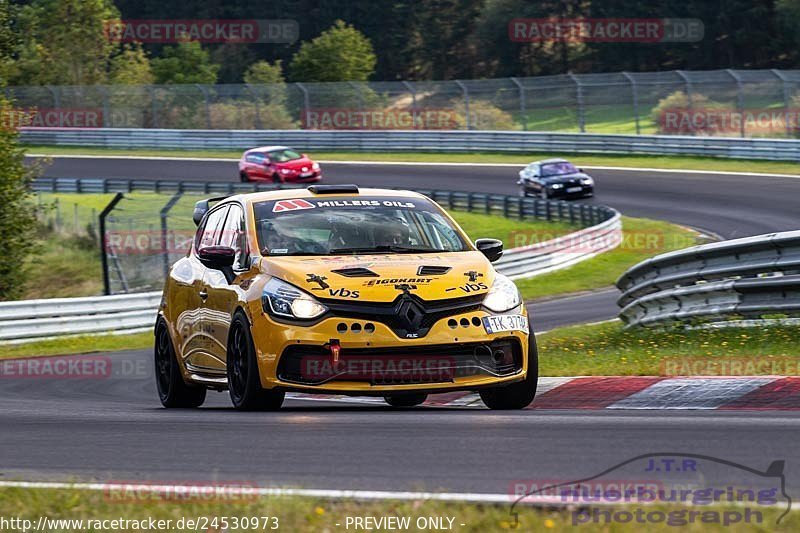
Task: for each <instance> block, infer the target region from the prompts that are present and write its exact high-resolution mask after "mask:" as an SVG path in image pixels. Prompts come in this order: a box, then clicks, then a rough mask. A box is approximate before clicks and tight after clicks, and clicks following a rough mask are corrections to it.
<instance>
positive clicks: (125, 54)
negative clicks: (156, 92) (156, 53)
mask: <svg viewBox="0 0 800 533" xmlns="http://www.w3.org/2000/svg"><path fill="white" fill-rule="evenodd" d="M154 80H155V77H154V76H153V71H152V68H151V66H150V60H149V59H148V57H147V53H146V52H145V51H144V49H143V48H142V47H141V45H139V44H133V45H125V46H124V47H123V48H122V50H121V51H120V53H119V54H117V55H116V56H114V57H113V58H112V59H111V67H110V69H109V74H108V81H109V82H110V83H112V84H116V85H147V84H149V83H153V81H154Z"/></svg>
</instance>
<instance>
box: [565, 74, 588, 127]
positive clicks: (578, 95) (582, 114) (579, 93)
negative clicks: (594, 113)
mask: <svg viewBox="0 0 800 533" xmlns="http://www.w3.org/2000/svg"><path fill="white" fill-rule="evenodd" d="M568 76H569V79H571V80H572V81H573V82H575V101H576V102H577V104H578V129H579V130H580V132H581V133H586V110H585V109H584V107H583V86H581V80H579V79H578V77H577V76H576V75H575V74H573V73H571V72H570V73H569V74H568Z"/></svg>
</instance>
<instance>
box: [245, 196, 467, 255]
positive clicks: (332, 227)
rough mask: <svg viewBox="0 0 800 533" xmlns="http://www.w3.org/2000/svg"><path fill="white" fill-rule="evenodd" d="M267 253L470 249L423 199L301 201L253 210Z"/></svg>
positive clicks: (261, 244) (266, 204)
mask: <svg viewBox="0 0 800 533" xmlns="http://www.w3.org/2000/svg"><path fill="white" fill-rule="evenodd" d="M253 209H254V213H255V219H256V231H257V234H258V243H259V249H260V250H261V253H262V254H263V255H273V256H278V255H281V256H282V255H347V254H372V253H381V254H384V253H386V254H394V253H427V252H461V251H465V250H468V249H469V248H468V247H467V246H466V243H465V242H464V239H463V238H462V237H461V235H460V234H459V232H458V231H457V230H456V228H455V227H454V226H453V225H452V223H451V222H450V221H449V220H448V218H447V217H446V216H444V215H443V214H442V212H441V211H440V210H439V209H438V208H437V207H436V206H435V205H434V204H433V203H431V202H430V201H428V200H426V199H423V198H394V197H385V196H382V197H338V198H330V197H329V198H296V199H286V200H271V201H267V202H258V203H256V204H254V206H253Z"/></svg>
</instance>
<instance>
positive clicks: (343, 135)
mask: <svg viewBox="0 0 800 533" xmlns="http://www.w3.org/2000/svg"><path fill="white" fill-rule="evenodd" d="M20 131H21V139H22V141H23V142H25V143H29V144H36V145H54V146H86V147H103V148H148V149H185V150H187V151H191V150H202V149H230V150H244V149H246V148H251V147H254V146H261V145H269V144H288V145H290V146H294V147H296V148H298V149H301V150H307V151H312V150H331V151H336V150H346V151H356V152H359V151H361V152H380V151H389V152H404V151H405V152H476V151H478V152H479V151H485V152H511V153H519V152H522V153H524V152H585V153H615V154H658V155H670V154H672V155H697V156H713V157H730V158H745V159H771V160H785V161H800V139H766V138H730V137H701V136H698V137H693V136H679V135H611V134H606V135H599V134H588V133H542V132H528V131H472V130H470V131H463V130H453V131H436V130H428V131H422V130H408V131H397V130H395V131H380V130H341V131H330V130H164V129H126V128H21V130H20Z"/></svg>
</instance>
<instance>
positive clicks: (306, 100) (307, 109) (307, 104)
mask: <svg viewBox="0 0 800 533" xmlns="http://www.w3.org/2000/svg"><path fill="white" fill-rule="evenodd" d="M295 85H296V86H297V88H298V89H300V91H301V92H302V93H303V117H305V120H301V121H300V124H301V125H303V124H305V125H308V123H309V120H310V119H311V117H310V116H309V113H311V97H310V95H309V94H308V89H306V86H305V85H303V84H302V83H300V82H297V83H295Z"/></svg>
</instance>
